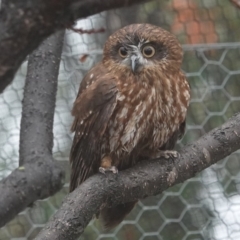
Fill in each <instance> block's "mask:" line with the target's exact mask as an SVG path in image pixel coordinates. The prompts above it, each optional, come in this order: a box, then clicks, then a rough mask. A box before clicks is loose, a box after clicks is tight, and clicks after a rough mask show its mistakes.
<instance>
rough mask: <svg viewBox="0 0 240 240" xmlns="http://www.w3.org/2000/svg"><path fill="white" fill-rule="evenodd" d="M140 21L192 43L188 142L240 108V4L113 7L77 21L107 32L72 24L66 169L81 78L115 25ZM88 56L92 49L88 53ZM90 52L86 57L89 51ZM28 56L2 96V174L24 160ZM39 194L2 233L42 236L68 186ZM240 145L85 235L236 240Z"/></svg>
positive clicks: (60, 148) (61, 94)
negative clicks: (109, 226) (108, 226)
mask: <svg viewBox="0 0 240 240" xmlns="http://www.w3.org/2000/svg"><path fill="white" fill-rule="evenodd" d="M134 22H149V23H153V24H156V25H159V26H162V27H163V28H165V29H167V30H169V31H171V32H173V33H174V34H175V35H176V36H177V37H178V39H179V40H180V42H181V43H182V44H184V45H183V47H184V51H185V55H184V63H183V66H182V68H183V70H184V71H185V72H186V75H187V77H188V80H189V83H190V85H191V104H190V109H189V112H188V118H187V124H188V125H187V130H186V134H185V136H184V138H183V140H182V142H181V143H180V145H181V144H187V143H189V142H192V141H194V140H196V139H198V138H199V137H200V136H201V135H202V134H204V133H205V132H208V131H209V130H211V129H212V128H214V127H216V126H219V125H221V124H222V123H224V121H226V120H227V119H228V118H229V117H231V116H232V115H233V114H234V113H236V112H239V111H240V42H237V41H239V39H240V31H239V26H240V10H238V9H236V8H235V7H234V6H233V5H231V3H230V2H228V1H222V0H210V1H209V0H197V1H196V0H195V1H194V0H192V1H191V0H182V1H177V0H171V1H160V0H159V1H156V2H150V3H147V4H142V5H138V6H134V7H131V8H128V9H120V10H115V11H108V12H104V13H101V14H99V15H96V16H94V17H91V18H88V19H86V20H81V21H79V22H78V24H77V26H76V27H79V28H83V29H92V28H95V29H98V28H101V27H105V28H106V31H105V32H104V33H97V34H84V35H79V34H76V33H73V32H71V31H67V32H66V35H65V43H64V50H63V54H62V61H61V66H60V74H59V86H58V95H57V103H56V113H55V120H54V150H53V152H54V158H56V159H58V160H59V161H62V163H63V165H64V166H65V167H66V169H68V168H69V166H68V154H69V149H70V146H71V141H72V134H71V133H70V126H71V122H72V117H71V114H70V111H71V108H72V104H73V101H74V99H75V97H76V93H77V90H76V89H78V86H79V83H80V81H81V79H82V77H83V76H84V74H85V73H86V71H87V70H88V69H89V68H90V67H92V66H93V65H94V64H95V63H96V62H97V61H98V60H99V59H101V53H102V47H103V44H104V42H105V40H106V38H107V37H108V36H109V34H110V33H111V32H113V31H114V30H116V29H118V28H120V27H122V26H124V25H127V24H130V23H134ZM86 53H87V55H86V56H85V54H86ZM83 56H84V57H83ZM26 69H27V62H24V63H23V64H22V66H21V68H20V69H19V71H18V73H17V75H16V77H15V80H14V82H13V83H12V85H11V86H9V87H8V88H7V89H6V90H5V91H4V93H3V94H2V95H0V105H1V111H0V132H1V134H0V178H3V177H5V176H7V175H8V174H9V173H10V172H11V171H12V170H13V169H15V168H16V167H17V166H18V146H19V130H20V118H21V100H22V95H23V88H24V79H25V76H26ZM68 176H69V171H67V177H66V185H65V187H64V188H63V189H62V190H61V191H60V192H59V193H57V194H56V195H55V196H53V197H50V198H48V199H46V200H43V201H38V202H36V203H35V204H34V206H33V207H32V208H28V209H27V210H25V211H24V212H22V213H20V214H19V215H18V216H17V217H16V218H15V219H13V220H12V221H11V222H9V223H8V224H7V225H6V226H5V227H4V228H2V229H0V239H1V240H10V239H11V240H13V239H14V240H20V239H21V240H25V239H29V240H31V239H34V237H35V236H36V235H37V233H38V232H39V230H40V229H41V228H42V227H43V226H44V224H45V223H46V222H47V221H48V219H49V217H50V216H51V215H52V214H53V213H54V212H55V211H56V210H57V209H58V208H59V207H60V205H61V201H62V199H63V197H64V196H65V195H66V194H67V193H68V181H69V177H68ZM239 176H240V152H237V153H235V154H232V155H231V156H230V157H228V158H227V159H225V160H223V161H220V162H219V163H218V164H216V165H214V166H213V167H211V168H209V169H207V170H205V171H203V172H202V173H201V174H199V175H198V176H197V177H195V178H193V179H190V180H188V181H186V182H184V183H183V184H179V185H177V186H174V187H172V188H170V189H169V190H168V191H166V192H164V193H163V194H161V195H158V196H155V197H149V198H147V199H144V200H142V201H140V202H139V203H138V204H137V206H136V207H135V208H134V210H133V211H132V212H131V213H130V215H129V216H128V217H127V218H126V220H125V221H124V222H123V223H121V224H120V225H119V226H118V227H117V228H115V229H114V230H112V231H111V232H103V231H102V229H101V226H100V225H99V222H98V221H94V220H93V221H92V222H91V223H90V224H89V226H88V227H87V229H86V230H85V233H84V234H83V236H82V237H81V238H80V239H84V240H94V239H101V240H111V239H115V240H125V239H126V240H135V239H142V240H143V239H144V240H155V239H156V240H157V239H163V240H181V239H184V240H200V239H201V240H202V239H204V240H206V239H215V240H220V239H221V240H229V239H234V240H236V239H240V195H239V192H240V180H239V179H240V178H239Z"/></svg>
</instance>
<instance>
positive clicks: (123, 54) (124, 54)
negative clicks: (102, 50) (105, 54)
mask: <svg viewBox="0 0 240 240" xmlns="http://www.w3.org/2000/svg"><path fill="white" fill-rule="evenodd" d="M119 51H120V54H121V55H122V56H127V50H126V48H124V47H121V48H120V50H119Z"/></svg>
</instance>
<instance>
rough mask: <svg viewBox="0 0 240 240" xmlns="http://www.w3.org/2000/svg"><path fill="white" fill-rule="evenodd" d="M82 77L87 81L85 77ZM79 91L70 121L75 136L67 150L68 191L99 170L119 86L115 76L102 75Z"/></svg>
mask: <svg viewBox="0 0 240 240" xmlns="http://www.w3.org/2000/svg"><path fill="white" fill-rule="evenodd" d="M88 76H89V75H87V76H86V77H87V78H88ZM83 81H85V82H86V81H88V79H83ZM83 85H84V84H83ZM85 85H86V84H85ZM79 92H80V93H79V95H78V97H77V99H76V101H75V103H74V107H73V110H72V114H73V116H75V120H74V122H73V125H72V130H73V131H75V136H74V140H73V144H72V148H71V152H70V163H71V168H72V170H71V179H70V191H73V190H74V189H75V188H76V187H77V186H78V185H79V184H81V183H82V182H83V181H84V180H85V179H86V178H88V177H89V176H91V175H92V174H94V173H96V172H98V168H99V166H100V160H101V140H102V136H103V134H104V132H105V130H106V127H107V124H108V121H109V119H110V117H111V115H112V113H113V111H114V109H115V107H116V102H117V100H116V96H117V93H118V89H117V87H116V84H115V80H114V77H110V76H102V77H100V78H97V79H95V81H92V82H91V84H90V85H89V86H88V87H87V88H86V89H85V90H83V91H82V89H80V90H79Z"/></svg>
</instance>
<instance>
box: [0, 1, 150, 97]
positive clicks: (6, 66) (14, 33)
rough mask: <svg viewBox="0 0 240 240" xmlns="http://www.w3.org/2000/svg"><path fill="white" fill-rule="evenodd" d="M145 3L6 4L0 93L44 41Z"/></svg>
mask: <svg viewBox="0 0 240 240" xmlns="http://www.w3.org/2000/svg"><path fill="white" fill-rule="evenodd" d="M147 1H149V0H61V1H60V0H59V1H56V0H43V1H39V0H31V1H30V0H26V1H19V0H9V1H4V4H3V5H2V9H1V10H0V52H1V54H0V93H1V92H2V91H3V90H4V89H5V87H6V86H7V85H8V84H10V83H11V81H12V79H13V77H14V74H15V72H16V71H17V69H18V68H19V66H20V64H21V63H22V61H23V60H24V59H25V58H26V56H27V55H28V54H30V53H31V52H32V51H33V50H34V49H35V48H36V47H37V46H38V45H39V44H40V43H41V42H42V41H43V40H44V39H45V38H46V37H48V36H50V35H51V34H52V33H54V32H55V31H57V30H60V29H64V28H65V27H68V26H71V25H72V24H73V23H74V20H77V19H79V18H84V17H88V16H90V15H93V14H96V13H99V12H101V11H105V10H108V9H112V8H117V7H127V6H130V5H132V4H136V3H141V2H147Z"/></svg>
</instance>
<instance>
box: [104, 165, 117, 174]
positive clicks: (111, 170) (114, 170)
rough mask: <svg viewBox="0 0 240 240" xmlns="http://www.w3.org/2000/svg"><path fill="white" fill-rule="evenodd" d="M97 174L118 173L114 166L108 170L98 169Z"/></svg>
mask: <svg viewBox="0 0 240 240" xmlns="http://www.w3.org/2000/svg"><path fill="white" fill-rule="evenodd" d="M99 172H100V173H103V174H106V172H112V173H115V174H116V173H118V169H117V168H116V167H115V166H111V167H108V168H104V167H100V168H99Z"/></svg>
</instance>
